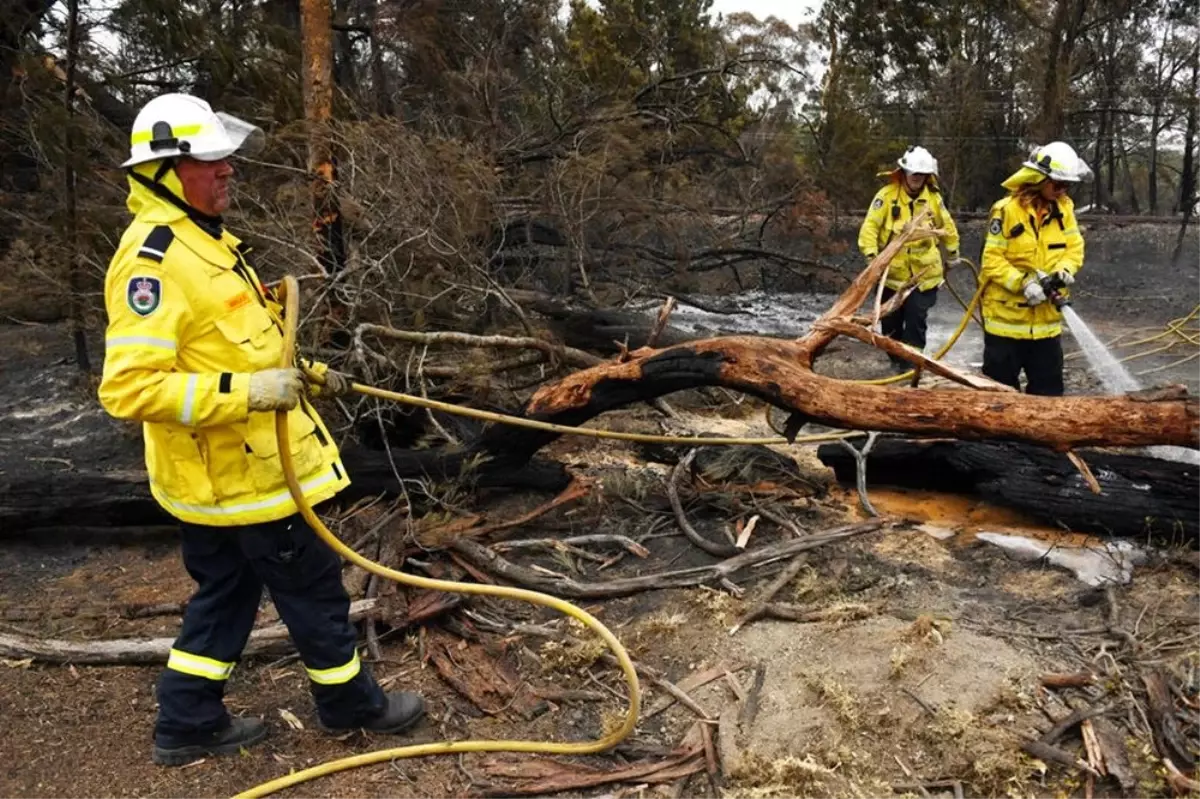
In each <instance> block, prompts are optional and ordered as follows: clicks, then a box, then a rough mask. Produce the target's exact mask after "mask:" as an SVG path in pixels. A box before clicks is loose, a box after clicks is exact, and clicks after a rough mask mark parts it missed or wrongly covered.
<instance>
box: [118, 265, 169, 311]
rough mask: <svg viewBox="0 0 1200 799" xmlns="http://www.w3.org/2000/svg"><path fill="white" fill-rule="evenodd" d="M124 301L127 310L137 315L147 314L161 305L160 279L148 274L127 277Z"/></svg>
mask: <svg viewBox="0 0 1200 799" xmlns="http://www.w3.org/2000/svg"><path fill="white" fill-rule="evenodd" d="M125 302H126V303H127V304H128V305H129V310H131V311H133V312H134V313H135V314H137V315H138V316H149V315H150V314H152V313H154V312H155V311H156V310H158V306H160V305H162V281H161V280H159V279H158V278H156V277H150V276H148V275H139V276H135V277H131V278H129V283H128V285H126V286H125Z"/></svg>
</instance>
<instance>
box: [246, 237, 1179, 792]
mask: <svg viewBox="0 0 1200 799" xmlns="http://www.w3.org/2000/svg"><path fill="white" fill-rule="evenodd" d="M962 260H964V261H965V262H966V263H967V264H968V265H969V266H971V268H972V270H974V269H975V266H974V264H972V263H971V262H970V261H968V260H966V259H962ZM984 287H985V286H984V285H983V284H981V285H980V286H979V288H978V290H977V291H976V292H975V296H974V297H972V298H971V301H970V303H964V302H963V301H962V298H961V297H959V296H958V294H957V293H954V296H955V299H956V300H958V302H959V304H960V305H962V306H963V309H964V314H963V317H962V319H961V320H960V321H959V324H958V327H957V328H956V329H955V331H954V333H953V334H952V335H951V337H950V339H949V340H948V341H947V342H946V343H945V344H944V345H942V347H941V348H940V349H939V350H938V351H937V353H936V354H935V355H934V359H935V360H941V358H942V357H943V356H944V355H945V354H946V353H947V352H949V350H950V349H951V348H952V347H953V346H954V345H955V343H957V341H958V339H959V338H960V337H961V336H962V333H963V331H964V330H965V329H966V327H967V324H968V323H969V322H970V321H971V319H972V318H973V313H974V311H975V308H976V307H977V306H978V304H979V301H980V298H981V297H982V296H983V290H984ZM280 295H281V299H282V300H283V302H284V306H285V314H284V318H283V320H282V321H283V327H284V341H283V354H282V356H281V359H280V365H281V366H283V367H285V368H286V367H290V366H292V365H293V364H294V363H295V349H296V325H297V320H298V319H299V317H300V291H299V284H298V283H297V282H296V279H295V278H294V277H293V276H291V275H287V276H285V277H284V278H283V280H282V282H281V285H280ZM1198 312H1200V308H1198V309H1197V310H1196V311H1193V312H1192V314H1191V315H1189V316H1188V317H1186V318H1184V319H1180V320H1175V321H1174V322H1172V324H1171V329H1169V330H1168V331H1167V332H1166V333H1164V334H1163V335H1168V334H1170V333H1181V331H1180V330H1179V328H1181V327H1182V326H1183V325H1184V324H1186V323H1187V322H1188V321H1190V320H1191V319H1192V318H1193V317H1194V316H1196V315H1197V313H1198ZM976 321H978V320H976ZM1181 335H1182V333H1181ZM1155 338H1158V337H1155ZM1151 340H1153V339H1151ZM911 376H912V372H911V371H909V372H906V373H904V374H899V375H894V376H891V377H885V378H879V379H874V380H859V381H855V382H860V383H868V384H873V385H884V384H888V383H897V382H900V381H903V380H907V379H909V378H910V377H911ZM352 387H353V389H354V390H355V391H356V392H358V393H360V394H363V395H366V396H369V397H376V398H378V399H386V400H393V401H397V402H403V403H405V404H408V405H414V406H417V407H422V408H427V409H431V410H439V411H443V412H446V413H451V414H456V415H460V416H469V417H472V418H476V419H481V420H484V421H491V422H499V423H502V424H508V425H514V426H518V427H525V428H530V429H534V430H543V431H547V432H554V433H561V434H566V435H581V436H587V437H591V438H604V439H614V440H618V441H640V442H655V443H670V444H691V445H694V446H699V445H731V444H763V445H771V444H785V443H801V442H805V443H807V442H818V441H833V440H837V439H843V438H848V437H850V436H856V435H861V433H860V432H858V431H845V432H839V433H823V434H817V435H809V436H798V437H796V438H795V439H791V440H789V439H787V438H784V437H782V436H779V437H765V438H717V437H702V436H695V437H688V436H669V435H651V434H644V433H622V432H617V431H612V430H596V429H588V428H580V427H571V426H568V425H559V424H553V423H551V422H542V421H538V420H536V419H525V418H522V417H516V416H509V415H506V414H500V413H494V412H491V411H483V410H478V409H474V408H464V407H462V406H459V405H453V404H450V403H445V402H438V401H437V400H431V399H426V398H424V397H418V396H413V395H411V394H402V393H400V392H394V391H387V390H385V389H380V388H375V387H374V386H367V385H363V384H361V383H353V384H352ZM769 424H770V419H769V417H768V425H769ZM275 435H276V439H277V441H278V444H279V458H280V461H281V462H282V467H283V474H284V477H285V479H286V480H287V485H288V490H289V491H290V492H291V495H292V498H293V500H294V501H295V503H296V507H297V508H298V509H299V512H300V514H301V515H302V516H303V517H304V519H305V521H307V522H308V524H309V526H310V527H312V529H313V531H314V532H316V534H317V535H318V536H319V537H320V538H321V539H322V540H323V541H324V542H325V543H326V544H328V545H329V546H330V547H331V548H332V549H333V550H334V551H335V552H337V553H338V554H339V555H341V556H342V557H343V558H345V559H346V560H348V561H350V562H351V563H353V564H355V565H356V566H359V567H361V568H363V569H365V570H366V571H368V572H372V573H374V574H378V575H379V576H381V577H386V578H388V579H390V580H395V581H397V582H399V583H402V584H404V585H410V586H413V587H415V588H425V589H430V590H435V591H448V592H453V593H461V594H476V595H484V596H495V597H500V598H502V599H520V600H525V601H527V602H532V603H534V604H536V605H543V606H545V607H549V608H553V609H554V610H557V611H559V612H560V613H563V614H566V615H568V616H570V617H572V618H574V619H576V620H578V621H579V622H581V623H582V624H583V625H584V626H586V627H588V628H590V629H591V630H592V631H594V632H595V633H596V634H597V635H599V636H600V638H601V639H603V641H604V642H605V644H607V646H608V648H609V649H610V650H611V651H612V653H613V654H614V655H615V656H616V659H617V662H618V664H619V665H620V667H621V672H622V674H623V676H624V677H625V682H626V684H627V685H628V686H629V709H628V711H627V712H626V715H625V719H624V721H623V722H622V724H621V726H620V727H619V728H617V729H616V730H614V731H613V732H612V733H610V734H608V735H606V736H604V737H602V738H599V739H597V740H595V741H580V742H572V743H559V742H554V741H529V740H481V741H440V742H437V743H428V744H414V745H409V746H400V747H395V748H391V749H382V750H379V751H376V752H368V753H366V754H361V755H353V756H351V757H346V758H341V759H339V760H331V761H329V762H327V763H323V764H321V765H319V766H313V767H312V768H308V769H304V770H302V771H298V772H294V773H292V774H289V775H287V776H285V777H280V778H278V779H275V780H271V781H269V782H265V783H263V784H261V785H257V786H255V787H253V788H251V789H249V790H247V791H244V792H242V793H240V794H238V797H260V796H269V795H270V794H273V793H275V792H277V791H281V790H283V789H285V788H289V787H291V786H293V785H299V784H300V783H304V782H307V781H309V780H313V779H316V778H317V777H322V776H325V775H327V774H335V773H337V772H339V771H345V770H347V769H352V768H357V767H359V766H366V765H370V764H373V763H382V762H387V761H391V760H399V759H403V758H410V757H425V756H428V755H451V754H460V753H464V752H530V753H535V752H536V753H543V754H558V755H587V754H595V753H597V752H603V751H606V750H608V749H611V748H612V747H614V746H616V745H617V744H618V743H620V742H621V741H623V740H624V739H625V738H626V737H628V736H629V734H630V733H632V732H633V730H634V727H635V726H636V725H637V720H638V711H639V709H640V706H641V689H640V686H639V684H638V677H637V671H636V669H635V668H634V665H633V661H632V660H631V659H630V657H629V654H628V653H627V652H626V651H625V648H624V647H623V646H622V645H621V642H620V641H618V640H617V638H616V636H614V635H613V634H612V632H610V631H609V630H608V628H606V627H605V626H604V625H603V624H601V623H600V621H599V620H598V619H596V618H595V617H594V616H592V615H591V614H589V613H587V612H586V611H584V610H582V609H581V608H579V607H577V606H575V605H572V604H571V603H570V602H565V601H563V600H561V599H559V598H557V597H554V596H550V595H549V594H543V593H540V592H538V591H530V590H527V589H523V588H509V587H506V586H493V585H485V584H480V583H457V582H452V581H450V580H435V579H431V578H428V577H419V576H417V575H414V574H407V573H405V572H401V571H397V570H396V569H391V568H388V567H387V566H384V565H382V564H380V563H376V562H375V561H372V560H370V559H368V558H365V557H363V556H362V555H360V554H359V553H357V552H355V551H354V550H353V549H351V548H350V547H348V546H346V545H345V544H344V543H342V541H341V540H339V539H338V537H337V536H335V535H334V534H333V533H332V532H330V530H329V528H328V527H326V526H325V524H324V523H323V522H322V521H321V519H320V517H319V516H317V514H316V512H315V511H314V510H313V508H312V505H310V504H309V502H308V501H307V500H306V499H305V497H304V492H303V491H302V490H301V488H300V484H299V481H298V479H297V477H296V473H295V467H294V464H293V462H292V455H291V450H290V448H289V446H288V442H289V440H290V439H289V434H288V421H287V413H286V412H284V411H279V412H277V413H276V414H275Z"/></svg>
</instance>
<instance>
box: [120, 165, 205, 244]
mask: <svg viewBox="0 0 1200 799" xmlns="http://www.w3.org/2000/svg"><path fill="white" fill-rule="evenodd" d="M173 165H174V164H173V159H170V158H164V159H163V162H162V164H160V165H159V167H158V170H157V171H156V172H155V173H154V180H150V179H149V178H147V177H146V176H145V175H142V174H139V173H138V172H135V171H134V170H133V169H130V170H128V172H129V175H130V177H132V178H133V179H134V180H136V181H137V182H138V183H140V184H142V185H143V186H145V187H146V188H147V189H149V190H150V191H152V192H154V193H155V194H156V195H158V196H159V197H161V198H163V199H164V200H166V201H167V202H169V203H171V205H174V206H175V207H176V208H178V209H179V210H181V211H183V212H184V213H185V214H187V215H188V218H189V219H191V220H192V221H193V222H195V223H196V224H197V225H198V226H199V227H200V229H201V230H203V231H204V232H205V233H207V234H208V235H210V236H212V237H213V238H214V239H219V238H221V228H222V227H223V225H224V224H225V220H223V219H222V218H221V217H219V216H212V215H211V214H206V213H204V212H203V211H201V210H199V209H198V208H196V207H195V206H192V205H190V204H189V203H188V202H187V201H186V200H184V199H183V198H182V197H177V196H175V193H174V192H172V191H171V190H170V189H168V188H167V187H166V186H164V185H163V184H162V183H161V182H160V181H161V180H162V178H163V176H164V175H166V174H167V172H168V171H169V170H170V169H171V167H172V166H173Z"/></svg>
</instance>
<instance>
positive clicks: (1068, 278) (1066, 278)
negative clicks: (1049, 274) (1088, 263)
mask: <svg viewBox="0 0 1200 799" xmlns="http://www.w3.org/2000/svg"><path fill="white" fill-rule="evenodd" d="M1054 274H1055V275H1057V276H1058V279H1059V280H1061V281H1062V284H1063V285H1064V286H1069V285H1071V284H1072V283H1074V282H1075V276H1074V275H1072V274H1071V273H1070V272H1068V271H1067V270H1066V269H1060V270H1058V271H1057V272H1055V273H1054Z"/></svg>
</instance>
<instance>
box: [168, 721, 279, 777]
mask: <svg viewBox="0 0 1200 799" xmlns="http://www.w3.org/2000/svg"><path fill="white" fill-rule="evenodd" d="M266 737H267V725H266V724H265V723H264V722H263V720H262V719H254V718H248V719H243V718H234V719H232V720H231V722H230V724H229V726H228V727H226V728H225V729H223V730H218V731H216V732H213V733H211V734H210V735H209V736H208V738H207V740H203V741H198V742H195V743H188V744H180V745H178V746H172V745H160V744H159V743H158V742H156V743H155V744H154V756H153V759H154V762H155V763H157V764H158V765H160V766H182V765H184V764H186V763H191V762H192V761H193V760H199V759H200V758H202V757H209V756H210V755H231V754H234V753H235V752H237V751H238V750H240V749H242V748H243V747H246V746H253V745H254V744H256V743H258V742H259V741H261V740H262V739H263V738H266ZM164 743H165V742H164Z"/></svg>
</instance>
